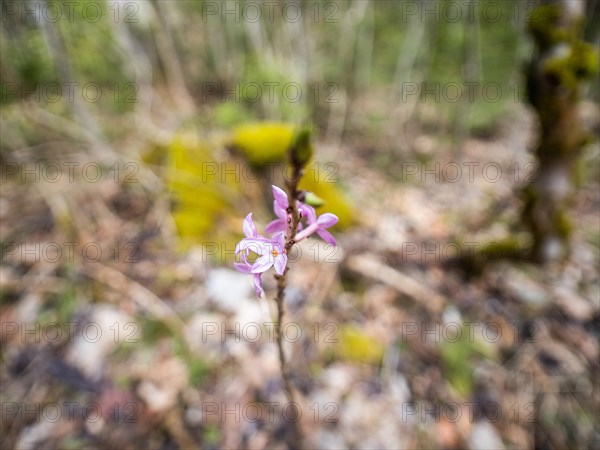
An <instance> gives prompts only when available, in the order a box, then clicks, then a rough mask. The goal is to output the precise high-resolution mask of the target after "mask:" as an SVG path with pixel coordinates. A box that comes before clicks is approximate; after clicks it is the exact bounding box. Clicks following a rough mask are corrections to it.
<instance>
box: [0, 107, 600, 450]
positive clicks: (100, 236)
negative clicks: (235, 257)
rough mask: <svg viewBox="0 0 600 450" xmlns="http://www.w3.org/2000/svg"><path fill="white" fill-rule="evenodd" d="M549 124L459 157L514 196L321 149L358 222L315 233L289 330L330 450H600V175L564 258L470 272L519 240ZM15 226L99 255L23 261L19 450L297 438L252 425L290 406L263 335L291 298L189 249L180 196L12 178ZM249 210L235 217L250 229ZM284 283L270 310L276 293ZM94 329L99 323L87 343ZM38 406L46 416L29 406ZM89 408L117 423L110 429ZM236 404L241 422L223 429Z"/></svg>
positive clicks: (311, 415)
mask: <svg viewBox="0 0 600 450" xmlns="http://www.w3.org/2000/svg"><path fill="white" fill-rule="evenodd" d="M532 130H533V119H532V117H531V113H530V112H528V111H526V110H525V109H523V110H521V111H520V112H519V116H518V117H516V118H515V119H514V123H507V124H506V126H505V128H504V131H502V132H501V133H499V136H498V138H497V139H494V140H489V139H485V140H484V139H475V138H473V139H469V140H468V141H467V142H466V143H465V144H464V146H462V147H461V149H460V155H459V156H456V155H455V156H452V157H451V159H449V160H450V161H454V162H458V163H462V162H473V161H477V162H478V163H479V164H480V165H481V166H484V165H486V163H496V164H499V165H500V166H501V167H502V168H503V173H502V175H503V176H501V177H499V179H498V180H497V181H494V182H491V181H490V180H491V179H495V178H496V176H495V175H492V172H490V175H489V176H488V175H485V177H487V179H486V178H485V177H484V173H483V172H481V171H475V172H474V173H475V175H474V177H473V179H472V180H470V179H469V177H468V176H466V174H465V173H463V176H461V177H460V179H459V180H457V181H456V182H450V181H444V180H441V179H440V180H436V179H435V176H434V175H431V174H430V175H428V178H427V179H425V181H424V182H423V181H422V180H421V179H420V177H416V178H414V177H413V178H412V179H407V180H405V181H404V182H402V181H400V179H399V177H398V174H399V173H401V172H400V171H402V170H406V166H404V168H403V166H402V165H401V164H397V165H395V166H394V165H391V166H389V167H388V168H387V170H382V169H380V168H377V167H376V165H374V164H373V161H372V159H371V157H372V154H371V153H370V152H369V150H368V148H361V147H357V148H354V149H351V151H350V149H349V148H348V146H347V145H346V144H344V145H340V146H336V145H331V144H328V143H326V142H319V141H318V142H317V144H316V147H317V149H318V150H317V151H318V153H319V157H320V159H321V160H322V161H335V162H336V164H338V165H339V176H340V178H341V179H343V180H344V183H345V189H346V194H347V196H348V198H352V199H353V203H354V206H355V207H356V208H357V210H359V211H360V213H359V214H357V218H356V221H357V223H356V224H355V225H354V226H353V227H350V228H349V229H347V230H346V231H342V232H338V233H336V234H337V235H338V242H339V244H340V245H339V249H331V248H327V247H326V246H323V245H317V246H315V243H317V241H314V240H309V242H308V243H306V245H304V246H302V247H301V248H302V250H303V255H304V256H303V257H302V258H300V259H299V260H298V261H297V262H295V263H293V264H292V266H291V271H290V276H291V281H290V286H289V288H288V291H289V292H288V296H287V299H286V300H287V309H288V315H287V317H286V319H287V321H289V322H294V323H295V324H300V325H301V326H302V329H303V331H304V332H303V334H302V336H301V338H299V339H298V341H297V342H294V343H291V342H287V343H286V351H287V352H289V354H290V355H291V356H290V361H291V362H292V367H293V369H292V372H293V378H294V380H295V383H296V385H297V386H298V387H299V389H300V391H301V408H302V409H301V410H302V411H303V415H302V424H303V427H304V429H305V430H306V434H307V438H308V442H310V443H311V445H312V446H314V447H316V448H424V447H444V448H463V447H464V446H465V445H469V446H470V447H471V448H481V447H482V446H487V447H488V448H498V446H500V445H502V442H504V443H505V444H506V445H507V446H508V447H511V448H532V447H533V445H534V442H535V445H536V446H538V447H546V446H551V447H554V448H564V447H565V446H567V445H568V446H570V447H593V446H594V445H596V444H597V441H596V440H595V439H596V438H597V434H596V433H597V430H596V431H595V430H594V429H595V427H596V426H597V418H598V416H597V408H598V404H599V398H598V395H599V391H598V387H599V386H598V361H599V358H598V357H599V354H598V353H599V345H598V342H599V340H598V338H599V336H598V320H599V317H600V315H599V308H598V306H599V304H600V298H599V297H598V296H599V292H600V291H599V281H598V276H597V274H598V268H599V230H598V220H599V216H598V214H599V213H598V205H599V204H600V190H599V189H598V184H597V182H592V183H588V184H587V185H586V186H585V188H583V189H582V190H581V191H580V192H579V193H578V194H577V197H576V198H575V200H574V202H573V214H574V217H576V218H577V226H576V231H575V235H574V238H573V252H572V255H571V257H570V258H569V260H568V261H567V262H566V263H565V264H564V265H561V266H550V267H545V268H540V267H537V266H534V265H530V264H526V263H513V262H510V261H509V260H500V261H498V262H495V263H492V264H489V265H487V266H486V267H485V268H483V270H482V273H481V274H480V275H479V276H475V277H468V276H467V275H466V274H465V271H464V270H462V269H461V267H459V266H456V265H453V264H452V258H451V256H452V255H453V254H452V251H453V249H455V247H453V244H452V243H454V242H457V240H461V239H462V240H463V241H464V240H465V237H467V236H468V239H470V240H471V242H478V243H485V242H498V241H499V240H501V239H502V238H504V237H506V236H507V235H508V234H509V232H510V224H511V223H514V221H515V220H516V217H517V215H518V211H519V204H518V202H517V201H516V200H515V198H517V197H516V196H515V192H517V191H518V189H519V188H520V186H521V185H522V183H523V182H524V181H526V180H517V181H519V182H515V178H514V173H512V172H510V166H511V164H514V163H515V162H518V163H519V164H521V167H525V166H526V165H527V163H528V162H529V161H530V154H529V153H528V152H527V149H528V148H531V142H532V133H531V131H532ZM420 143H421V144H420V145H422V146H423V149H422V151H423V152H427V151H428V148H433V147H438V146H439V145H443V144H440V143H439V142H436V141H435V137H432V136H428V137H426V136H423V137H422V138H421V139H420ZM449 154H451V153H449ZM441 163H442V165H443V161H442V162H441ZM507 173H510V176H507V175H506V174H507ZM79 187H81V188H79ZM258 195H259V197H260V196H263V195H265V194H264V193H261V192H260V191H259V192H258ZM61 208H68V210H69V211H70V213H69V214H70V216H69V217H70V220H69V222H68V223H64V224H60V223H59V221H60V217H61V216H60V214H57V211H60V210H61ZM1 212H2V230H1V231H2V234H3V236H10V237H11V241H15V242H23V243H24V245H26V246H27V245H28V246H29V248H30V249H31V248H33V247H34V245H35V244H36V243H37V244H43V243H59V244H60V243H65V242H77V243H79V244H78V245H79V247H75V251H74V252H73V257H72V259H69V258H67V257H66V256H65V255H64V254H63V256H62V257H60V258H59V260H58V262H51V261H50V259H51V257H50V256H47V257H46V258H41V259H39V258H36V256H35V254H34V253H32V254H30V256H29V257H27V256H25V257H23V253H22V251H20V252H15V253H14V254H12V255H10V254H7V255H5V256H4V260H3V262H4V263H3V264H2V266H1V277H0V280H1V283H2V284H1V288H2V309H1V320H2V323H3V324H4V326H3V327H2V332H3V334H2V342H3V348H4V351H3V357H2V362H3V370H2V398H3V403H4V405H14V404H16V405H21V407H20V409H19V410H18V411H17V412H15V411H13V410H11V409H5V411H4V414H3V417H4V418H3V421H4V422H3V428H4V432H3V438H2V439H3V446H7V447H13V446H17V448H81V447H85V448H107V447H119V448H125V449H127V448H141V447H144V448H177V447H179V448H190V447H195V446H200V447H201V448H240V447H248V448H276V447H278V446H279V447H281V445H283V444H282V443H283V440H282V439H283V437H284V436H285V433H286V427H289V423H288V422H286V420H284V419H283V416H282V415H281V414H280V413H277V414H275V415H274V418H271V419H269V418H268V416H266V415H264V417H263V418H262V419H261V420H258V421H256V422H252V421H248V420H243V411H244V409H243V407H244V405H248V404H262V403H264V402H281V403H282V404H283V403H284V401H285V400H284V397H283V393H282V391H281V386H280V377H279V367H278V362H277V356H276V349H275V345H274V343H273V342H272V340H271V341H270V342H269V336H268V333H266V332H265V331H264V327H263V333H262V335H261V336H260V338H259V339H255V334H254V332H252V333H251V332H250V331H247V330H250V328H245V327H246V325H248V324H253V323H255V324H264V323H265V322H270V321H271V319H270V317H272V314H273V312H271V316H269V315H268V314H267V311H266V306H265V305H266V304H267V303H268V304H270V303H272V302H271V301H270V300H269V301H268V302H265V301H264V300H262V301H258V300H256V298H255V296H254V293H253V289H252V286H251V280H250V279H249V277H247V276H245V275H243V274H240V273H237V272H236V271H235V270H233V269H232V268H231V266H230V265H227V264H226V265H223V264H219V263H218V262H214V261H212V260H211V259H210V257H208V256H207V254H206V253H207V250H206V248H204V247H203V246H200V245H198V246H192V247H191V248H189V249H187V250H186V251H183V252H181V251H177V250H176V245H175V242H176V240H177V236H176V232H175V228H174V226H173V223H172V221H169V220H168V217H169V216H170V211H169V203H168V202H166V201H164V198H161V197H160V196H156V195H155V193H153V192H152V190H149V189H144V188H141V187H140V186H139V185H134V186H133V187H130V186H128V185H126V184H119V183H115V182H114V180H112V179H104V180H101V181H99V182H98V183H95V184H93V185H90V184H82V185H78V189H73V187H72V186H69V185H68V183H67V182H63V183H58V184H49V185H48V184H40V183H30V184H28V185H23V184H22V183H14V182H11V181H8V182H6V183H3V189H2V209H1ZM490 212H493V213H490ZM245 213H246V211H245V210H243V211H239V214H238V216H237V217H234V218H233V219H232V220H233V221H234V222H235V224H236V226H238V227H240V228H241V220H242V218H243V216H244V215H245ZM198 214H202V212H201V211H199V212H198ZM63 217H64V216H63ZM490 217H491V219H490ZM490 220H491V221H492V223H491V224H488V223H486V221H490ZM259 223H260V222H259ZM263 224H264V222H263ZM86 242H94V243H99V246H100V247H101V248H102V249H104V252H103V253H102V256H98V257H96V256H95V254H92V256H91V257H90V256H89V254H88V253H86V254H85V256H87V257H84V252H81V251H79V248H81V247H82V246H84V244H85V243H86ZM115 243H119V245H124V244H123V243H129V244H131V243H134V244H135V245H134V246H133V247H132V249H135V251H133V250H132V249H128V248H122V249H121V251H123V252H125V253H126V254H127V255H128V256H130V258H128V257H125V256H123V255H120V256H118V257H116V255H117V254H116V253H115V249H114V248H113V247H111V245H113V246H114V245H115ZM61 247H64V245H61ZM107 249H109V250H107ZM317 249H319V250H318V251H317ZM5 250H6V249H5ZM51 250H52V249H51ZM63 250H64V248H63ZM49 251H50V250H49ZM448 261H450V263H449V262H448ZM265 282H266V291H267V297H268V298H270V297H271V296H272V292H273V288H274V280H272V279H271V277H265ZM67 322H68V323H73V324H74V325H73V328H72V329H69V330H68V332H64V333H62V335H61V336H59V337H58V338H57V339H54V336H55V332H56V331H57V330H55V329H53V328H52V326H51V325H48V324H51V323H54V324H60V326H58V328H59V330H58V331H61V330H63V331H65V330H66V328H65V325H64V324H65V323H67ZM11 323H12V324H27V325H24V326H26V327H29V328H22V327H21V326H19V329H18V330H17V331H15V329H13V328H11V327H9V326H7V325H6V324H11ZM36 323H37V326H38V327H41V328H38V330H37V332H36V331H35V330H36V329H35V328H32V327H35V324H36ZM88 323H94V324H95V325H94V327H93V329H92V330H91V331H89V330H88V331H89V332H88V331H86V333H87V334H84V332H83V330H86V324H88ZM469 323H470V324H471V325H466V324H469ZM207 324H217V326H218V332H217V333H208V331H213V328H211V327H210V326H209V325H207ZM223 324H224V325H225V327H226V330H229V331H228V334H227V335H225V336H223V337H222V336H221V332H222V331H223V330H222V325H223ZM236 324H238V328H237V337H236V331H235V330H236ZM436 324H437V325H436ZM98 326H99V327H100V328H101V334H102V337H101V339H99V340H97V342H96V340H95V339H92V338H91V337H90V336H92V337H93V336H95V333H96V328H97V327H98ZM436 326H437V327H438V328H436ZM468 326H470V327H471V330H472V332H471V333H469V332H468V330H469V328H468ZM440 327H441V328H440ZM88 328H89V327H88ZM27 330H30V333H29V335H27V333H26V331H27ZM31 330H34V332H31ZM243 330H246V331H243ZM427 330H429V333H427ZM457 330H458V331H459V332H460V336H457V335H456V331H457ZM23 333H25V335H24V334H23ZM247 334H248V335H249V336H251V337H250V338H249V337H248V335H247ZM40 336H41V339H40ZM86 336H87V338H86ZM36 340H37V342H36ZM292 340H295V339H292ZM92 341H93V342H92ZM67 402H73V403H74V404H75V405H76V406H75V407H74V409H73V411H75V413H74V417H75V419H74V420H69V419H70V418H68V417H66V414H63V415H62V416H61V417H60V420H57V421H50V420H44V417H46V416H45V414H47V415H48V417H53V415H52V413H51V412H47V413H45V412H44V411H49V410H48V409H45V408H50V407H53V408H56V405H59V407H60V408H61V410H62V411H63V412H64V411H67V410H68V408H67V407H66V406H65V405H67ZM255 402H257V403H255ZM453 402H454V403H453ZM26 404H27V405H38V406H39V409H38V410H37V411H36V410H35V408H34V409H33V412H31V411H32V410H31V409H30V410H29V413H27V410H24V409H23V408H24V407H23V406H22V405H26ZM91 404H94V405H97V406H98V405H99V406H98V408H99V409H98V410H99V411H102V419H101V420H91V419H90V417H89V416H90V415H92V416H94V417H96V416H97V414H96V415H94V411H91V410H90V409H89V405H91ZM208 404H210V405H218V408H217V412H216V413H215V412H214V411H213V410H212V409H210V408H209V409H207V406H206V405H208ZM236 404H237V405H238V406H237V408H240V407H241V408H242V409H241V410H238V416H237V417H238V420H236V414H230V415H229V416H225V417H223V416H221V413H222V412H223V411H222V409H223V408H229V410H231V411H235V408H236V406H235V405H236ZM48 405H50V406H48ZM53 405H54V406H53ZM115 405H117V407H116V408H115V407H114V406H115ZM314 405H318V406H317V407H316V408H315V406H314ZM457 405H458V410H457V408H456V406H457ZM466 405H471V407H470V410H468V408H467V406H466ZM86 406H87V407H86ZM30 408H31V406H30ZM411 408H413V409H411ZM239 411H242V412H239ZM316 411H319V413H317V412H316ZM457 411H458V415H457ZM86 414H87V415H88V417H87V420H86ZM240 414H241V415H242V420H239V415H240ZM248 414H253V413H252V412H250V413H248ZM315 414H318V415H315ZM9 419H14V420H10V421H9ZM71 419H72V418H71Z"/></svg>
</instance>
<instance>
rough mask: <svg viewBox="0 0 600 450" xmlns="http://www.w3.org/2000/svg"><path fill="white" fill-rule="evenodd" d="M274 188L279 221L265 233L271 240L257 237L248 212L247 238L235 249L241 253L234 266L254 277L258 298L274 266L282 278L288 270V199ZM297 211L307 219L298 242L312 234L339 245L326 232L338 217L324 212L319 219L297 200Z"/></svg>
mask: <svg viewBox="0 0 600 450" xmlns="http://www.w3.org/2000/svg"><path fill="white" fill-rule="evenodd" d="M271 187H272V189H273V198H274V201H273V211H274V212H275V215H276V216H277V219H276V220H273V221H272V222H269V224H268V225H267V226H266V228H265V230H266V231H267V232H268V233H269V234H273V233H274V234H273V236H272V238H271V239H268V238H266V237H264V236H261V235H259V234H258V231H257V230H256V226H255V225H254V222H253V221H252V213H249V214H248V215H247V216H246V218H245V219H244V224H243V229H244V235H245V236H246V237H245V238H244V239H242V240H241V241H240V242H238V244H237V245H236V247H235V254H236V255H239V254H241V262H236V263H234V267H235V268H236V269H237V270H238V271H240V272H242V273H246V274H249V275H252V276H253V277H254V289H255V291H256V295H258V297H259V298H260V297H262V295H263V294H264V290H263V287H262V279H261V275H262V274H263V273H265V272H266V271H267V270H269V269H270V268H271V267H273V268H275V272H276V273H277V274H279V275H283V274H284V273H285V269H286V267H287V260H288V259H287V254H286V251H285V242H286V233H287V232H288V231H289V230H288V228H289V223H290V214H289V213H288V211H287V210H288V206H289V204H288V196H287V194H286V193H285V191H284V190H283V189H280V188H278V187H277V186H271ZM296 202H297V203H296V204H297V206H298V212H299V213H300V215H301V217H302V218H305V219H306V226H305V227H303V225H302V224H301V223H299V224H298V231H299V233H298V234H296V237H295V241H296V242H300V241H301V240H303V239H305V238H307V237H309V236H310V235H312V234H313V233H317V234H318V235H319V236H321V238H322V239H323V240H324V241H325V242H327V243H328V244H331V245H336V240H335V238H334V237H333V236H332V235H331V233H329V231H327V230H326V229H327V228H330V227H332V226H333V225H335V224H336V223H337V222H338V218H337V216H336V215H334V214H331V213H325V214H323V215H321V216H319V217H317V213H316V212H315V210H314V208H313V207H312V206H310V205H307V204H304V203H302V202H299V201H296ZM251 252H252V253H255V254H256V255H258V258H256V260H255V261H254V262H253V263H250V262H249V261H248V256H249V255H250V253H251Z"/></svg>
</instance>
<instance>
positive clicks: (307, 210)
mask: <svg viewBox="0 0 600 450" xmlns="http://www.w3.org/2000/svg"><path fill="white" fill-rule="evenodd" d="M299 209H300V211H302V216H304V217H306V221H307V222H308V224H309V225H310V224H311V223H315V222H316V221H317V213H316V212H315V208H313V207H312V206H310V205H306V204H304V203H300V206H299Z"/></svg>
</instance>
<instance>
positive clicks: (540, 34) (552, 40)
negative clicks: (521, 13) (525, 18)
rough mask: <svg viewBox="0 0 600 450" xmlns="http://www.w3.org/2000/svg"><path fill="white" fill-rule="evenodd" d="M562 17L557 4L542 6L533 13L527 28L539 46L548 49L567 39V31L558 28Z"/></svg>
mask: <svg viewBox="0 0 600 450" xmlns="http://www.w3.org/2000/svg"><path fill="white" fill-rule="evenodd" d="M560 16H561V10H560V6H559V5H556V4H555V5H541V6H538V7H537V8H536V9H535V10H534V11H533V13H532V14H531V18H530V20H529V23H528V24H527V26H528V29H529V32H530V33H531V35H532V36H533V37H534V39H535V40H536V42H537V43H538V45H540V46H541V47H543V48H546V47H548V46H550V45H553V44H556V43H557V42H560V41H561V40H564V39H565V38H566V35H565V30H564V29H561V28H560V27H558V23H559V19H560Z"/></svg>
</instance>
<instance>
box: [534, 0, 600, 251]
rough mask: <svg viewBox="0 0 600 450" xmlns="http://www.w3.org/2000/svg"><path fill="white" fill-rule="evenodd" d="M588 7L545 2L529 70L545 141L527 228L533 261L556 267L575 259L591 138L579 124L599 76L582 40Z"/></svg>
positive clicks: (541, 142) (539, 13)
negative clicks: (573, 220) (574, 218)
mask: <svg viewBox="0 0 600 450" xmlns="http://www.w3.org/2000/svg"><path fill="white" fill-rule="evenodd" d="M584 11H585V1H583V0H576V1H567V0H544V1H543V2H542V4H541V5H540V6H539V7H538V8H537V10H536V11H535V12H534V14H533V15H532V16H531V20H530V23H529V32H530V33H531V35H532V36H533V38H534V41H535V54H534V56H533V59H532V61H531V64H530V66H529V68H528V73H527V91H528V96H529V102H530V103H531V105H532V106H533V107H534V108H535V110H536V111H537V113H538V116H539V120H540V125H541V136H540V140H539V144H538V147H537V149H536V152H535V154H536V157H537V160H538V164H539V165H538V172H537V176H536V178H535V180H534V181H533V182H532V183H531V184H530V185H529V186H527V188H526V189H525V190H524V196H525V208H524V210H523V217H522V219H523V222H524V223H525V224H526V225H527V227H528V228H529V229H530V230H531V232H532V234H533V239H534V243H533V253H532V255H531V256H532V257H533V259H534V260H536V261H538V262H549V261H556V260H560V259H563V258H565V257H566V256H567V255H568V253H569V235H570V230H571V225H570V220H569V212H568V210H569V204H570V201H571V199H572V197H573V193H574V190H575V186H576V180H577V173H576V172H577V161H578V157H579V154H580V152H581V149H582V147H583V146H584V145H585V143H586V141H587V140H588V139H590V138H591V137H590V136H589V134H588V133H587V132H586V130H584V128H583V125H582V124H581V122H580V120H579V119H578V111H577V104H578V101H579V95H580V94H579V91H580V89H581V84H582V83H583V82H584V81H585V80H586V79H588V78H589V77H591V76H592V75H593V74H594V73H595V72H596V71H597V65H598V62H597V54H596V52H595V51H594V50H593V48H592V47H591V46H589V45H588V44H586V43H585V42H583V41H582V40H581V39H580V37H579V36H580V34H581V32H582V31H583V30H582V28H583V21H584Z"/></svg>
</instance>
